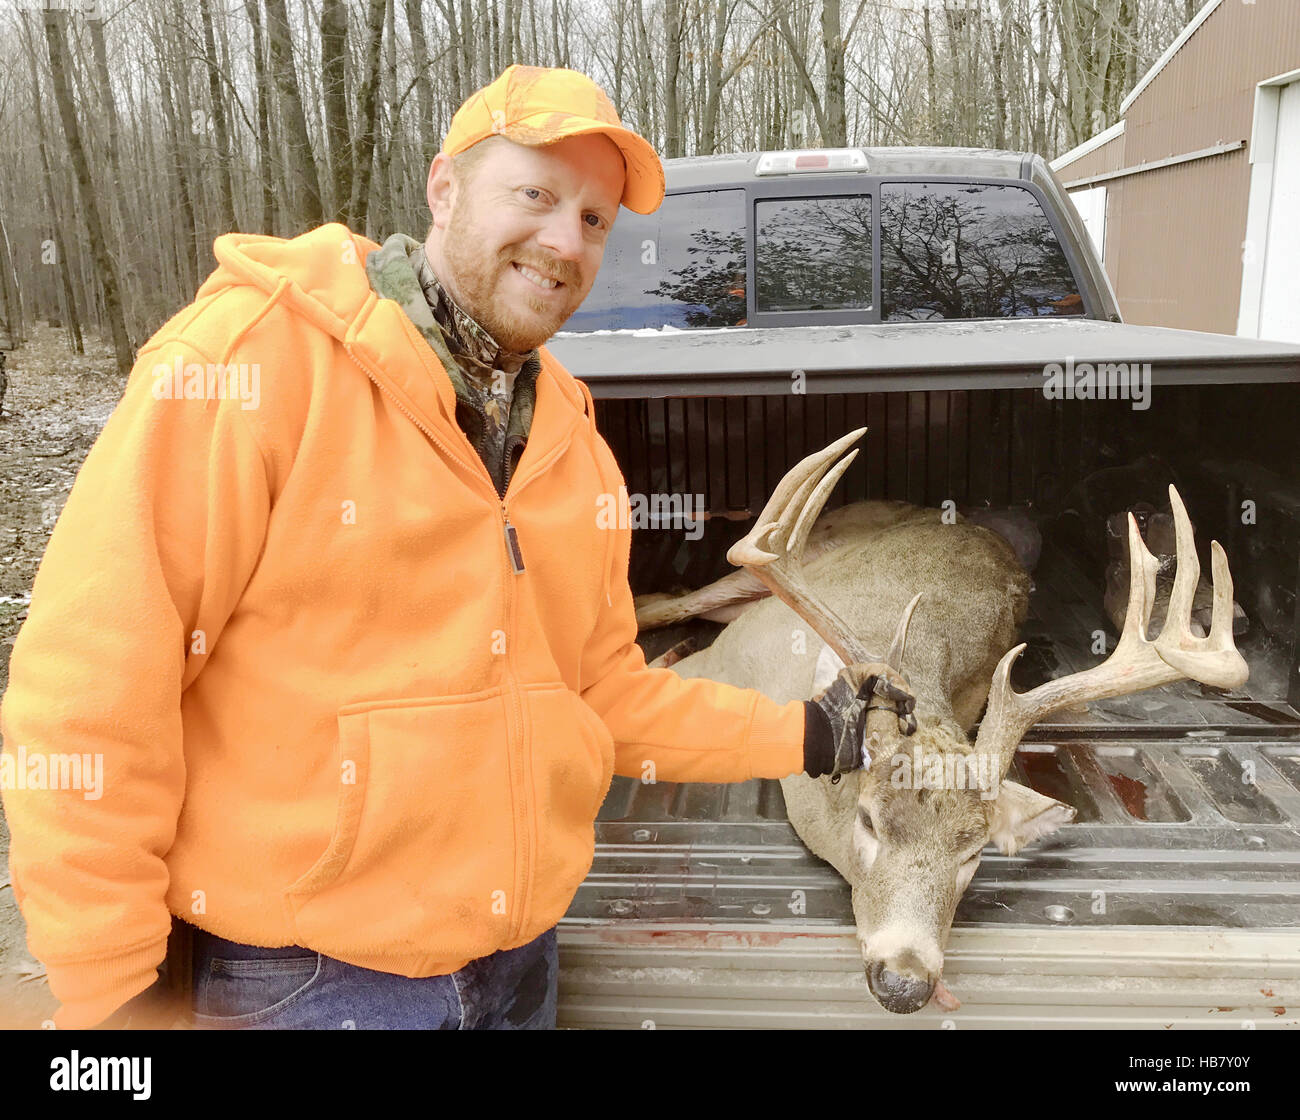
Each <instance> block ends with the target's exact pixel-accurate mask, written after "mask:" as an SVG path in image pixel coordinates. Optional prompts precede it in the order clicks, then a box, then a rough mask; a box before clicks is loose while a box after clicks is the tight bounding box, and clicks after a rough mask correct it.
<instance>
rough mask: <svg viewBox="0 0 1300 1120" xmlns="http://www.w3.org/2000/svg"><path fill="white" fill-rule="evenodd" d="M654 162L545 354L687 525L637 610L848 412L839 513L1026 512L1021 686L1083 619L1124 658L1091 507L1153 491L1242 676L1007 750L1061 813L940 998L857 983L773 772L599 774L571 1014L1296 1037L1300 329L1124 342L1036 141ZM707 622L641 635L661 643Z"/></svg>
mask: <svg viewBox="0 0 1300 1120" xmlns="http://www.w3.org/2000/svg"><path fill="white" fill-rule="evenodd" d="M665 169H666V173H667V186H668V193H667V197H666V198H665V201H664V203H663V205H662V206H661V207H660V209H659V210H658V211H657V212H655V213H654V214H650V215H638V214H632V213H624V214H623V215H622V216H621V217H620V218H619V220H618V222H617V223H616V224H615V228H614V230H613V232H612V234H611V238H610V242H609V245H608V247H607V250H606V256H605V260H604V263H603V266H602V269H601V272H600V275H599V277H598V279H597V282H596V286H595V288H594V289H593V291H592V293H591V294H590V296H589V297H588V299H587V301H586V302H585V303H584V305H583V307H582V308H581V309H580V310H579V311H578V312H577V313H575V315H574V316H573V317H572V318H571V319H570V320H569V322H568V323H567V324H566V325H565V328H564V330H563V331H562V332H561V333H560V334H558V335H557V336H556V337H555V338H554V339H553V340H552V342H551V344H550V349H551V350H552V352H553V353H554V354H555V355H556V356H557V357H558V358H559V359H560V360H561V361H562V362H563V363H564V364H565V365H566V366H567V368H568V369H569V370H571V371H572V372H573V373H574V374H575V375H576V376H578V377H580V378H582V379H583V380H584V381H586V382H587V384H588V385H589V387H590V388H591V390H592V393H593V396H594V397H595V399H596V403H597V423H598V427H599V428H600V430H601V432H602V434H603V435H604V437H605V439H606V440H607V441H608V443H609V445H610V447H611V448H612V450H613V451H614V454H615V456H616V457H617V458H618V460H619V462H620V465H621V467H622V470H623V474H624V477H625V479H626V481H627V487H628V490H629V492H630V493H631V494H642V495H664V494H667V495H693V496H696V497H697V501H698V503H699V507H700V508H702V510H703V513H702V515H701V516H700V517H699V518H698V519H696V520H694V521H690V522H684V521H682V520H680V519H678V520H677V521H661V522H660V523H658V524H653V525H650V526H647V527H645V528H641V529H639V531H637V532H635V533H634V534H633V551H632V562H631V569H630V573H629V578H630V581H631V584H632V590H633V592H634V594H638V595H640V594H643V593H648V592H653V591H667V590H672V589H674V588H682V587H687V588H695V587H700V586H703V585H704V584H707V583H709V582H710V581H712V580H714V579H717V578H718V577H720V576H722V575H725V574H727V573H728V572H729V571H731V570H732V569H731V568H730V566H729V565H728V564H727V562H726V560H725V555H724V554H725V551H726V549H727V547H728V546H729V545H730V544H731V543H732V542H733V541H734V540H736V539H738V538H739V537H740V536H742V535H743V534H744V533H745V532H746V531H747V530H748V529H749V527H750V526H751V525H752V523H753V519H754V517H755V516H756V515H757V513H758V511H759V510H761V509H762V507H763V504H764V502H765V501H766V499H767V497H768V495H769V494H770V492H771V489H772V487H773V486H774V485H775V483H776V482H777V480H778V479H779V478H780V477H781V475H782V474H783V473H784V472H785V470H786V469H787V468H788V467H790V466H791V465H792V464H793V463H795V462H796V461H798V460H799V459H800V458H801V457H802V456H804V455H806V454H808V453H809V452H811V451H814V450H817V449H819V448H821V447H823V446H825V445H826V444H827V443H829V442H831V441H832V440H833V439H834V438H836V437H837V436H839V435H841V434H842V433H844V432H846V431H849V430H851V429H853V428H856V427H859V426H861V425H864V424H865V425H867V426H868V428H869V431H868V433H867V435H866V437H865V439H864V441H863V445H862V451H861V454H860V455H859V456H858V459H857V460H856V461H855V462H854V464H853V466H852V467H851V468H850V470H849V471H848V473H847V474H846V475H845V476H844V479H843V480H842V481H841V483H840V484H839V487H838V488H837V490H836V491H835V493H834V494H833V495H832V497H831V500H830V506H829V508H833V507H834V506H835V505H837V504H839V503H840V502H848V501H860V500H864V499H868V498H895V499H903V500H906V501H910V502H914V503H916V504H920V505H928V506H940V505H942V504H943V503H945V502H952V503H954V504H955V505H956V506H957V507H958V508H960V509H962V510H963V511H969V510H979V509H990V510H999V511H1011V512H1012V513H1014V514H1015V515H1017V516H1018V517H1020V518H1021V520H1022V522H1027V523H1029V524H1031V525H1032V526H1033V527H1034V530H1035V533H1036V534H1037V537H1038V539H1039V540H1040V541H1041V555H1040V556H1039V559H1038V562H1037V564H1036V565H1035V567H1034V569H1033V572H1032V576H1033V580H1034V591H1033V595H1032V598H1031V605H1030V617H1029V619H1028V621H1027V622H1026V624H1025V626H1024V628H1023V629H1022V638H1023V640H1025V641H1027V642H1028V643H1029V649H1028V651H1027V652H1026V654H1025V655H1024V656H1023V657H1022V658H1021V660H1020V662H1019V663H1018V670H1020V671H1021V672H1022V676H1021V677H1018V678H1017V679H1016V680H1015V684H1016V687H1017V688H1025V687H1029V686H1032V685H1033V684H1035V683H1038V681H1040V680H1043V679H1046V678H1047V677H1050V676H1056V675H1060V674H1062V673H1063V672H1067V671H1073V670H1076V669H1079V668H1084V667H1087V666H1088V665H1090V664H1093V663H1095V662H1096V661H1098V660H1100V658H1099V657H1097V656H1096V655H1095V653H1094V652H1093V648H1094V643H1095V640H1096V638H1095V636H1096V635H1097V634H1098V633H1105V634H1107V635H1108V636H1109V639H1110V641H1111V642H1112V644H1113V639H1114V635H1115V630H1114V626H1113V624H1112V623H1111V622H1110V621H1109V619H1108V618H1107V616H1106V615H1105V614H1104V613H1103V609H1102V604H1103V598H1104V593H1105V586H1104V575H1105V567H1106V548H1105V519H1106V518H1107V517H1108V516H1109V515H1110V514H1112V513H1115V512H1117V511H1118V510H1121V509H1126V508H1128V507H1129V506H1130V505H1131V504H1132V503H1133V502H1135V501H1139V500H1142V499H1145V498H1146V497H1147V495H1149V494H1151V493H1153V492H1154V493H1155V494H1156V497H1155V498H1154V499H1153V500H1155V501H1158V500H1159V494H1160V493H1161V492H1162V487H1163V485H1164V483H1165V482H1167V481H1169V480H1170V479H1176V480H1177V483H1178V487H1179V490H1180V492H1181V493H1182V495H1183V497H1184V498H1185V500H1186V502H1187V506H1188V508H1189V510H1191V511H1192V513H1193V517H1194V518H1195V519H1197V526H1196V529H1197V538H1198V540H1199V541H1200V542H1201V544H1202V549H1203V550H1204V547H1205V543H1206V542H1208V540H1209V539H1210V538H1211V537H1214V538H1217V539H1218V540H1219V541H1220V542H1221V543H1222V544H1223V545H1224V547H1225V549H1226V550H1227V554H1228V557H1229V560H1230V563H1231V566H1232V572H1233V576H1234V580H1235V585H1236V601H1237V603H1238V604H1239V605H1240V607H1241V609H1242V612H1243V614H1244V618H1243V619H1241V620H1239V621H1240V623H1241V625H1240V626H1239V628H1238V636H1237V645H1238V648H1239V649H1240V650H1241V652H1242V654H1243V655H1244V656H1245V658H1246V660H1247V662H1248V664H1249V665H1250V669H1251V675H1250V679H1249V680H1248V682H1247V683H1246V685H1245V686H1243V688H1242V689H1241V690H1239V691H1235V692H1230V693H1224V692H1209V691H1204V692H1203V691H1202V690H1201V688H1200V686H1197V685H1193V684H1189V683H1188V682H1182V683H1180V684H1178V685H1170V686H1166V687H1164V688H1162V689H1158V690H1153V691H1150V692H1147V693H1142V694H1139V695H1136V696H1132V697H1128V698H1120V699H1115V700H1111V701H1100V702H1095V703H1093V704H1091V705H1090V707H1089V709H1088V711H1087V712H1086V713H1073V714H1070V715H1068V716H1066V715H1064V714H1058V716H1057V717H1056V720H1055V721H1054V722H1047V723H1044V724H1042V725H1039V726H1038V727H1036V728H1035V729H1034V730H1033V731H1031V732H1030V734H1029V736H1027V738H1026V740H1025V742H1024V743H1022V745H1021V748H1020V751H1019V753H1018V756H1017V759H1016V762H1015V764H1014V766H1013V772H1012V773H1011V774H1009V775H1008V776H1009V777H1012V778H1014V779H1015V780H1017V781H1019V782H1022V783H1024V784H1027V785H1030V786H1033V787H1034V788H1035V789H1038V790H1040V791H1041V792H1043V793H1047V794H1049V795H1051V796H1054V797H1057V798H1060V799H1061V800H1064V801H1066V802H1068V803H1070V804H1072V805H1074V806H1075V807H1077V809H1078V816H1077V817H1076V819H1075V822H1074V823H1072V824H1070V825H1067V826H1065V827H1064V828H1062V829H1061V830H1060V831H1059V832H1058V833H1056V834H1055V835H1054V836H1053V837H1051V838H1050V839H1048V840H1045V841H1043V842H1041V843H1039V844H1036V845H1031V846H1030V847H1028V848H1027V849H1025V850H1023V851H1022V852H1020V853H1019V854H1018V855H1016V856H1014V857H1006V856H1002V855H1000V854H998V853H997V852H996V851H994V850H992V849H989V850H988V851H986V853H985V855H984V858H983V862H982V864H981V866H980V869H979V871H978V872H977V874H976V877H975V879H974V881H973V882H972V884H971V886H970V887H969V889H968V890H967V891H966V893H965V895H964V897H963V900H962V902H961V905H960V907H959V909H958V912H957V916H956V920H955V922H954V926H953V931H952V935H951V938H950V940H949V943H948V947H947V953H946V966H945V971H944V979H945V982H946V983H947V985H948V987H949V988H950V989H951V990H952V992H953V993H954V994H955V995H956V996H957V997H958V998H959V999H960V1000H961V1001H962V1003H963V1006H962V1007H961V1009H960V1010H958V1011H955V1012H941V1011H937V1010H935V1009H933V1008H932V1007H927V1008H925V1009H923V1010H922V1011H920V1012H918V1013H916V1014H914V1015H910V1016H894V1015H891V1014H889V1013H887V1012H886V1011H884V1010H882V1009H881V1008H880V1007H879V1006H878V1005H877V1004H876V1003H875V1002H874V1001H873V1000H872V998H871V996H870V994H869V993H868V991H867V988H866V984H865V982H864V977H863V970H862V963H861V958H860V955H859V952H858V949H857V946H856V943H855V940H854V924H853V916H852V911H851V908H850V899H849V888H848V885H847V884H846V883H845V882H844V881H843V880H842V879H841V878H840V877H839V875H838V874H837V873H836V872H835V871H834V869H832V868H831V867H830V865H829V864H826V863H824V862H822V861H821V860H819V859H817V858H816V857H814V856H813V855H811V854H810V853H809V852H808V850H807V849H806V848H805V847H804V846H803V844H802V843H801V842H800V840H799V838H798V837H797V835H796V834H795V833H794V831H793V829H792V828H791V826H790V825H789V823H788V822H787V820H786V817H785V809H784V803H783V800H782V794H781V789H780V786H779V784H778V783H777V782H774V781H752V782H746V783H741V784H735V785H673V784H670V783H658V784H642V783H641V782H640V781H637V780H634V779H630V778H621V777H619V778H615V779H614V782H613V785H612V786H611V789H610V791H609V795H608V797H607V799H606V801H605V803H604V807H603V809H602V810H601V813H600V815H599V819H598V821H597V823H596V839H597V850H596V856H595V860H594V864H593V866H592V869H591V872H590V874H589V876H588V878H587V880H586V882H585V883H584V884H583V885H582V887H581V889H580V890H579V892H578V895H577V897H576V899H575V901H574V904H573V906H572V907H571V909H570V911H569V913H568V915H567V916H566V917H565V919H564V920H563V921H562V922H561V925H560V947H561V981H560V1025H561V1026H570V1027H611V1028H612V1027H631V1028H644V1027H658V1028H673V1027H693V1028H703V1027H729V1026H745V1027H756V1026H757V1027H782V1028H789V1027H884V1026H890V1027H907V1028H910V1029H935V1028H941V1027H948V1028H951V1027H960V1028H981V1027H983V1028H990V1027H993V1028H996V1027H1038V1028H1058V1027H1065V1028H1078V1027H1099V1028H1114V1027H1147V1028H1156V1029H1162V1028H1165V1029H1167V1028H1171V1027H1172V1028H1183V1027H1219V1028H1223V1027H1231V1028H1241V1027H1247V1028H1256V1027H1257V1028H1260V1029H1263V1028H1274V1027H1292V1028H1294V1027H1295V1026H1296V1025H1297V1023H1300V827H1298V826H1300V613H1298V612H1300V596H1298V595H1297V591H1298V589H1300V469H1298V467H1297V457H1296V455H1295V435H1296V430H1297V428H1296V425H1297V421H1300V347H1298V346H1295V345H1289V344H1286V343H1280V342H1276V343H1275V342H1267V341H1260V340H1250V339H1243V338H1236V337H1231V336H1225V335H1217V334H1210V333H1203V332H1197V331H1186V330H1172V329H1166V328H1157V327H1145V326H1139V325H1133V324H1126V323H1124V322H1123V320H1122V317H1121V315H1120V313H1119V309H1118V306H1117V302H1116V299H1115V296H1114V293H1113V290H1112V288H1111V285H1110V283H1109V281H1108V280H1107V277H1106V274H1105V272H1104V270H1103V268H1102V265H1101V262H1100V261H1099V259H1098V256H1097V253H1096V251H1095V249H1094V248H1093V246H1092V243H1091V241H1090V240H1089V237H1088V235H1087V233H1086V231H1085V228H1084V225H1083V222H1082V220H1081V219H1080V217H1079V215H1078V213H1077V211H1076V210H1075V208H1074V206H1073V204H1072V203H1071V201H1070V200H1069V197H1068V195H1067V194H1066V192H1065V191H1064V189H1063V188H1062V186H1061V184H1060V182H1059V181H1058V180H1057V178H1056V177H1055V175H1054V173H1053V172H1052V170H1051V169H1050V167H1049V166H1048V165H1047V163H1046V162H1045V161H1044V160H1043V159H1042V158H1041V157H1039V156H1037V155H1032V154H1026V153H1021V152H1007V151H987V150H974V149H954V148H879V149H877V148H849V149H834V150H820V151H800V152H767V153H749V154H739V155H722V156H708V157H698V158H686V159H676V160H668V161H666V163H665ZM1207 279H1212V278H1207ZM1100 363H1115V365H1114V366H1112V367H1110V368H1112V369H1117V368H1119V367H1120V366H1121V365H1122V366H1123V368H1125V369H1126V370H1128V371H1131V374H1132V379H1131V381H1130V382H1129V383H1128V384H1129V387H1130V388H1131V389H1132V393H1124V394H1120V393H1118V392H1115V391H1113V392H1112V393H1111V394H1110V395H1109V396H1107V395H1106V393H1105V392H1104V390H1102V389H1101V388H1099V386H1101V385H1102V381H1101V379H1098V381H1097V382H1095V383H1094V384H1093V387H1092V389H1091V390H1090V389H1089V388H1088V383H1087V382H1086V380H1081V381H1077V382H1074V383H1072V384H1073V387H1074V391H1073V392H1071V391H1069V390H1068V388H1067V390H1066V391H1063V392H1062V391H1057V392H1053V391H1051V390H1050V387H1049V385H1048V382H1049V381H1050V377H1049V376H1048V371H1049V370H1053V371H1055V373H1057V374H1059V373H1060V372H1061V371H1062V370H1066V371H1070V370H1073V371H1080V370H1083V369H1085V368H1087V367H1088V365H1089V364H1091V366H1092V367H1098V366H1099V365H1100ZM1139 371H1140V377H1139ZM796 381H797V382H799V384H800V388H798V389H793V388H792V383H793V382H796ZM1066 382H1067V384H1069V379H1068V376H1067V378H1066ZM1060 387H1061V380H1060V378H1059V377H1058V378H1057V388H1058V390H1059V389H1060ZM1112 388H1113V386H1112ZM634 527H636V526H635V525H634ZM1203 562H1204V557H1203ZM720 629H721V624H719V623H716V622H709V621H706V620H702V619H696V620H692V621H690V622H687V623H682V624H679V625H678V626H675V627H670V628H668V629H666V630H654V631H644V632H643V633H642V635H641V639H640V640H641V644H642V646H643V648H644V650H645V653H646V657H647V659H652V658H654V657H655V656H657V655H658V654H660V653H662V652H664V651H665V650H666V649H668V648H669V647H670V646H672V645H673V644H674V643H677V642H679V641H680V640H681V639H682V638H683V637H690V638H691V639H692V640H693V641H694V642H695V643H696V645H697V646H698V645H701V644H703V645H707V644H708V642H709V641H710V640H711V639H712V637H714V636H716V634H717V633H718V632H719V631H720Z"/></svg>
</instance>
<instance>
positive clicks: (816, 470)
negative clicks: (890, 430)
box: [727, 428, 921, 669]
mask: <svg viewBox="0 0 1300 1120" xmlns="http://www.w3.org/2000/svg"><path fill="white" fill-rule="evenodd" d="M866 430H867V429H866V428H857V429H855V430H854V431H851V432H849V433H848V434H847V435H843V436H841V437H840V438H839V439H837V440H836V441H835V442H834V443H832V444H831V445H830V446H829V447H825V448H823V449H822V450H821V451H815V452H813V454H811V455H809V456H807V457H806V458H804V459H801V460H799V462H798V463H796V464H795V465H794V466H793V467H791V468H790V470H788V471H787V472H786V474H785V477H784V478H782V479H781V481H780V482H779V483H778V484H777V487H776V490H774V491H773V493H772V496H771V497H770V498H769V499H768V500H767V505H765V506H764V507H763V512H762V513H760V514H759V515H758V520H757V521H755V522H754V527H753V528H752V529H751V530H750V531H749V533H748V534H746V535H745V536H744V537H742V538H741V539H740V540H738V541H737V542H736V543H735V544H733V545H732V546H731V548H729V549H728V550H727V560H728V561H729V562H730V563H732V564H735V565H737V566H741V565H743V566H744V567H746V568H749V569H750V571H752V572H753V573H754V574H755V575H756V576H757V577H758V578H759V579H761V580H762V581H763V582H764V583H765V584H767V586H768V587H770V588H771V589H772V593H773V594H774V595H776V596H777V597H778V598H779V599H781V600H782V602H784V603H786V604H787V605H788V606H789V607H790V608H791V609H792V610H793V611H794V612H795V614H797V615H799V617H800V618H802V619H803V620H804V621H805V622H807V623H808V624H809V625H810V626H811V627H812V628H813V629H814V630H815V631H816V632H817V633H818V634H820V635H821V636H822V637H823V638H824V639H825V640H826V644H827V645H828V646H830V647H831V649H833V650H834V651H835V652H836V653H837V654H839V656H840V659H841V660H842V661H843V662H844V664H845V665H854V664H858V663H861V662H866V661H879V660H880V658H879V657H876V656H875V655H873V654H872V653H870V652H869V651H868V650H867V648H866V646H864V645H863V644H862V642H861V640H859V638H858V637H857V635H855V634H854V633H853V631H852V630H851V629H850V628H849V626H848V624H847V623H846V622H845V621H844V620H843V619H842V618H840V616H839V615H838V614H836V613H835V611H834V610H832V609H831V607H830V606H829V605H828V604H826V603H824V602H822V601H821V600H820V599H818V598H817V597H816V596H815V595H813V593H812V592H811V591H810V590H809V588H808V585H807V583H806V582H805V581H804V578H803V571H802V569H803V548H804V545H805V544H806V543H807V541H808V533H809V531H810V530H811V529H812V526H813V522H814V521H816V520H817V516H818V514H820V513H821V511H822V506H824V505H825V504H826V499H827V498H828V497H829V496H830V492H831V491H832V490H833V489H834V488H835V484H836V483H837V482H839V480H840V476H841V475H843V474H844V472H845V471H846V470H848V469H849V464H850V463H852V462H853V460H854V459H855V458H856V457H857V454H858V452H857V449H856V448H854V450H853V451H851V452H849V454H848V455H845V456H844V458H843V459H840V460H839V462H838V463H836V462H835V460H836V459H839V457H840V454H841V452H843V451H845V450H846V449H847V448H848V447H849V445H850V444H853V443H856V442H857V441H858V440H859V439H861V438H862V436H863V435H864V434H865V433H866ZM832 463H835V465H834V466H833V467H832V466H831V464H832ZM828 471H829V473H828ZM920 597H921V596H920V595H919V594H918V595H917V596H916V597H915V598H914V599H913V600H912V601H911V602H910V603H909V604H908V605H907V609H906V610H904V611H903V617H902V619H901V620H900V621H899V624H898V630H897V632H896V633H895V634H894V640H893V643H892V644H891V645H890V647H889V653H888V654H887V655H886V663H887V664H889V665H891V666H893V667H894V668H895V669H898V668H900V666H899V664H897V662H896V661H895V660H894V658H897V659H898V661H901V660H902V656H903V649H904V644H905V642H906V640H907V624H908V622H909V621H910V620H911V617H912V609H913V608H914V607H915V606H916V602H917V600H918V599H920Z"/></svg>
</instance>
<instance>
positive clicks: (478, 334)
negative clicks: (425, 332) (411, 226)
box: [410, 244, 537, 379]
mask: <svg viewBox="0 0 1300 1120" xmlns="http://www.w3.org/2000/svg"><path fill="white" fill-rule="evenodd" d="M410 261H411V267H412V268H413V269H414V270H415V275H416V278H417V279H418V280H419V281H420V287H421V288H422V289H423V290H424V297H425V299H426V300H427V301H428V304H429V308H430V310H431V311H432V312H433V316H434V318H435V319H436V320H437V321H438V324H439V326H441V327H442V332H443V336H444V338H445V339H446V342H447V348H448V349H449V350H450V351H451V353H452V355H453V356H454V357H455V358H456V360H457V361H458V362H459V363H460V364H461V366H462V368H465V369H466V370H467V371H468V372H470V373H472V374H474V375H476V376H477V377H479V378H483V379H487V378H491V376H492V374H493V372H494V371H496V370H502V371H503V372H505V373H508V374H513V373H518V372H519V370H520V369H521V368H522V367H523V365H524V363H525V362H527V361H528V360H529V359H530V358H535V357H537V351H536V350H530V351H527V352H525V353H517V352H515V351H511V350H506V349H504V348H503V347H501V346H500V345H498V343H497V341H496V339H494V338H493V337H492V336H491V335H490V334H488V332H487V331H486V330H484V329H483V327H482V326H481V325H480V324H479V323H478V321H477V320H475V319H474V317H473V316H471V315H470V314H469V313H468V312H467V311H465V309H464V308H462V307H461V306H460V305H459V304H458V303H457V302H456V301H455V300H454V299H452V298H451V295H450V294H449V293H448V292H447V289H446V288H444V287H443V285H442V283H441V282H440V281H439V279H438V276H437V274H436V273H435V272H434V271H433V265H432V264H430V263H429V258H428V257H427V256H426V255H425V252H424V246H423V245H420V244H416V245H415V248H413V249H412V250H411V252H410Z"/></svg>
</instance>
